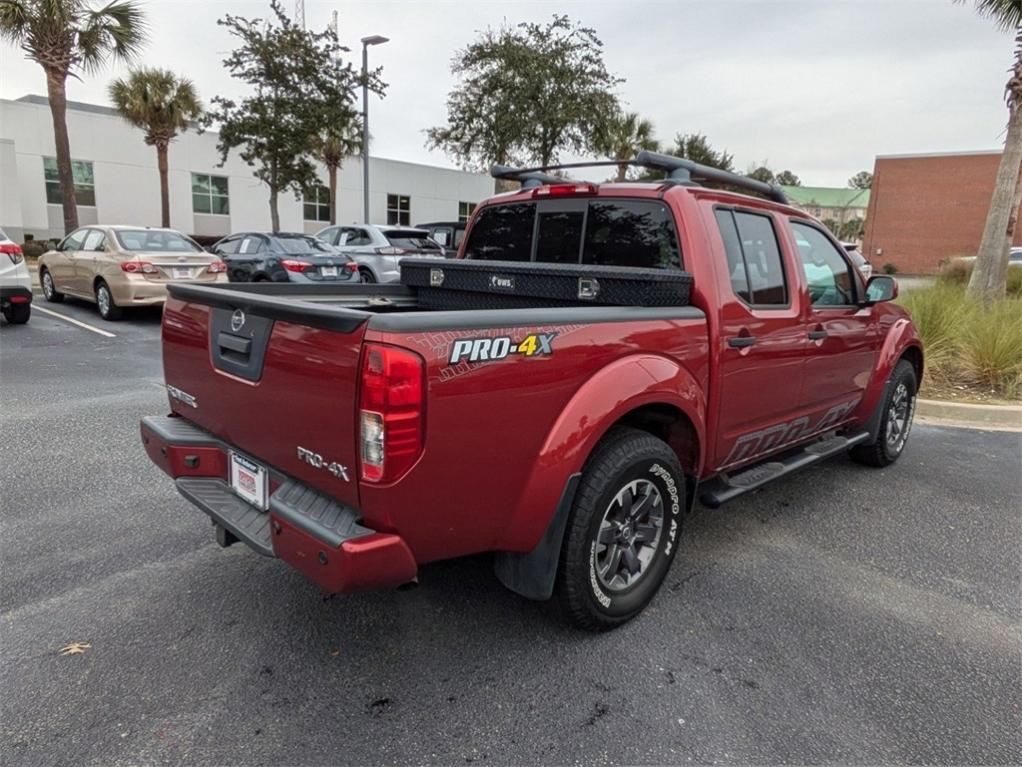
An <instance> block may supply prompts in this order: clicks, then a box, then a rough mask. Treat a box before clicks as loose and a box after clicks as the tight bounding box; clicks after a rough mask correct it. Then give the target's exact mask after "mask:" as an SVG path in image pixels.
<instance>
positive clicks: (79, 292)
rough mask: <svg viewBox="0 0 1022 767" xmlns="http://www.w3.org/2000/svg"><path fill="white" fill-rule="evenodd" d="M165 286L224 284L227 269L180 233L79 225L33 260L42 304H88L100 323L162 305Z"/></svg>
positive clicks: (165, 291)
mask: <svg viewBox="0 0 1022 767" xmlns="http://www.w3.org/2000/svg"><path fill="white" fill-rule="evenodd" d="M169 282H227V268H226V267H225V266H224V263H223V261H221V260H220V259H219V258H217V257H216V256H214V255H212V254H210V253H206V252H205V251H204V250H203V249H202V248H200V247H199V246H198V245H197V244H196V243H195V241H193V240H192V239H191V238H189V237H186V236H185V235H183V234H181V233H180V232H175V231H174V230H173V229H155V228H153V229H148V228H143V227H136V226H84V227H82V228H81V229H77V230H75V231H74V232H72V233H71V234H69V235H68V236H67V237H65V238H64V240H63V241H62V242H61V243H60V245H58V246H57V247H56V249H54V250H50V251H47V252H46V253H44V254H43V255H42V256H41V257H40V258H39V283H40V285H42V288H43V296H44V297H45V298H46V300H47V301H53V302H60V301H63V300H64V294H67V295H70V296H75V297H76V298H84V299H85V300H87V301H94V302H95V303H96V305H97V306H98V307H99V314H100V316H102V317H103V319H106V320H116V319H119V318H120V316H121V315H122V313H123V310H124V309H125V308H127V307H131V306H150V305H152V304H161V303H163V301H164V300H165V299H166V297H167V283H169Z"/></svg>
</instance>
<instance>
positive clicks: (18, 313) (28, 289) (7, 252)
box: [0, 229, 32, 325]
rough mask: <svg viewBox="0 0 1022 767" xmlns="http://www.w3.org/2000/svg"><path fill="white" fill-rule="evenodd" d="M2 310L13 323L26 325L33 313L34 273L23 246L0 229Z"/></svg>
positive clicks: (0, 301)
mask: <svg viewBox="0 0 1022 767" xmlns="http://www.w3.org/2000/svg"><path fill="white" fill-rule="evenodd" d="M0 310H2V311H3V315H4V319H5V320H7V321H8V322H10V323H11V324H12V325H24V324H25V323H26V322H28V318H29V317H30V316H31V314H32V275H30V274H29V273H28V265H27V264H26V263H25V256H24V254H23V253H22V252H21V246H19V245H18V243H16V242H14V241H13V240H11V239H10V238H9V237H8V236H7V235H6V234H4V231H3V229H0Z"/></svg>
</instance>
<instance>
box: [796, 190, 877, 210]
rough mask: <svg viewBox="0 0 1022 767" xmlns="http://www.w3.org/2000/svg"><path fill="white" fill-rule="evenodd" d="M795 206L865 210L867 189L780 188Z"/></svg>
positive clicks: (867, 195) (867, 201) (867, 200)
mask: <svg viewBox="0 0 1022 767" xmlns="http://www.w3.org/2000/svg"><path fill="white" fill-rule="evenodd" d="M781 189H783V190H784V193H785V194H786V195H788V199H789V200H791V202H792V203H794V204H795V205H802V206H806V205H816V206H818V207H820V208H865V207H868V206H869V190H868V189H849V188H848V187H840V186H838V187H830V186H782V187H781Z"/></svg>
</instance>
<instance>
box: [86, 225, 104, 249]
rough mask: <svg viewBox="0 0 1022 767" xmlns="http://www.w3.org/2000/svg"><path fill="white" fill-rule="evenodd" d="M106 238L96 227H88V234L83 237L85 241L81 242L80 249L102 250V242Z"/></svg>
mask: <svg viewBox="0 0 1022 767" xmlns="http://www.w3.org/2000/svg"><path fill="white" fill-rule="evenodd" d="M105 240H106V238H105V237H104V236H103V233H102V232H101V231H99V230H98V229H90V230H89V234H88V236H86V238H85V242H84V243H83V244H82V250H91V251H101V250H103V242H104V241H105Z"/></svg>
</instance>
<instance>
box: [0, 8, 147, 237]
mask: <svg viewBox="0 0 1022 767" xmlns="http://www.w3.org/2000/svg"><path fill="white" fill-rule="evenodd" d="M85 2H86V0H0V38H2V39H4V40H9V41H11V42H13V43H15V44H16V45H20V46H21V49H22V50H23V51H25V55H26V56H27V57H28V58H29V59H31V60H32V61H35V62H37V63H38V64H39V65H40V66H41V67H42V68H43V71H44V72H45V73H46V92H47V95H48V96H49V101H50V113H51V114H52V116H53V138H54V143H55V144H56V150H57V151H56V154H57V175H58V177H59V178H60V195H61V203H62V204H63V206H64V231H65V232H70V231H71V230H72V229H76V228H77V227H78V209H77V207H76V203H75V187H74V177H73V176H72V173H71V146H70V143H69V141H68V137H67V89H66V85H67V77H68V75H76V73H77V72H78V71H79V70H84V71H86V72H94V71H96V70H97V69H99V68H100V67H101V66H103V64H105V63H106V62H107V61H108V60H109V59H111V58H113V59H120V60H128V59H131V58H132V57H133V56H134V55H135V54H136V53H137V52H138V51H139V49H140V48H141V47H142V43H143V42H144V40H145V33H146V25H145V18H144V16H143V14H142V9H141V7H140V5H139V4H138V3H137V2H136V0H113V1H112V2H110V3H109V4H107V5H105V6H103V7H102V8H99V9H93V8H90V7H89V6H87V5H86V4H85ZM76 76H77V75H76Z"/></svg>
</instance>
